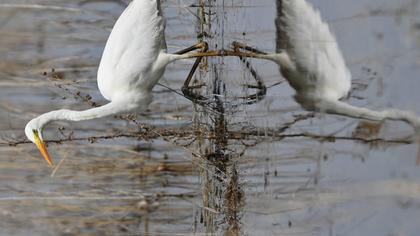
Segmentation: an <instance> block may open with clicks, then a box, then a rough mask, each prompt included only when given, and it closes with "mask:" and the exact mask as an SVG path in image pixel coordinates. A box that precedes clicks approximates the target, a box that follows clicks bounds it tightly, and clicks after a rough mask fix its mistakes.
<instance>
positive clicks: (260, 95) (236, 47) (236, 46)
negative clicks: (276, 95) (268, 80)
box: [232, 41, 267, 104]
mask: <svg viewBox="0 0 420 236" xmlns="http://www.w3.org/2000/svg"><path fill="white" fill-rule="evenodd" d="M232 46H233V51H234V52H240V49H244V50H246V51H249V52H252V53H257V54H266V53H265V52H262V51H260V50H258V49H256V48H252V47H250V46H247V45H245V44H242V43H239V42H236V41H235V42H233V43H232ZM239 59H240V60H241V61H242V63H244V64H245V67H246V68H247V69H248V70H249V72H250V73H251V75H252V77H253V78H254V79H255V81H256V83H257V84H256V85H247V87H248V88H253V89H257V92H256V93H255V94H251V95H248V96H246V97H241V98H242V99H245V104H253V103H257V102H259V101H261V100H262V99H264V97H265V95H266V94H267V87H266V86H265V84H264V80H263V79H262V78H261V76H260V75H259V74H258V73H257V71H256V70H255V69H254V68H253V67H252V65H251V63H250V62H249V61H248V60H246V58H245V57H242V56H239Z"/></svg>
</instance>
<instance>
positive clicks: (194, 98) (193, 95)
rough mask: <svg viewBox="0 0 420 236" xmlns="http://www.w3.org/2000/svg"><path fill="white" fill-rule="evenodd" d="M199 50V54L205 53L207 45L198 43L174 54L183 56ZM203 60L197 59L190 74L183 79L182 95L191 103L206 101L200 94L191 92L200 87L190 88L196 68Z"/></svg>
mask: <svg viewBox="0 0 420 236" xmlns="http://www.w3.org/2000/svg"><path fill="white" fill-rule="evenodd" d="M198 49H201V51H200V52H207V51H208V44H207V43H206V42H201V43H198V44H196V45H193V46H191V47H188V48H186V49H183V50H181V51H178V52H176V53H175V54H184V53H188V52H191V51H194V50H198ZM202 59H203V57H197V59H196V60H195V62H194V65H193V66H192V68H191V70H190V73H189V74H188V76H187V78H186V79H185V82H184V84H183V86H182V88H181V91H182V93H183V94H184V95H185V97H187V98H189V99H190V100H192V101H193V102H199V101H203V100H206V98H205V97H204V96H202V95H200V94H197V93H195V92H194V91H193V89H196V88H199V87H202V86H201V85H200V86H191V85H190V83H191V79H192V78H193V76H194V73H195V71H196V70H197V68H198V66H199V65H200V63H201V60H202Z"/></svg>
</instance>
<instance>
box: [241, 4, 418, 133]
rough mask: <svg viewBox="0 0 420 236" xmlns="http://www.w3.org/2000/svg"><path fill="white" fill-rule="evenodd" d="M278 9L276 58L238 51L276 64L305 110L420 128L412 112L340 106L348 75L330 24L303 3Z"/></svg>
mask: <svg viewBox="0 0 420 236" xmlns="http://www.w3.org/2000/svg"><path fill="white" fill-rule="evenodd" d="M278 4H280V5H279V10H280V18H279V19H277V26H278V28H279V31H280V33H279V38H278V42H279V45H278V53H275V54H266V53H262V52H260V51H258V50H256V49H252V48H250V47H248V46H245V45H241V46H239V47H240V48H243V49H246V50H249V51H251V52H253V53H245V54H246V55H247V56H250V57H255V58H262V59H267V60H271V61H274V62H276V63H277V64H278V65H279V66H280V70H281V73H282V75H283V76H284V78H285V79H286V80H287V81H288V82H289V84H290V85H291V86H292V87H293V88H294V89H295V91H296V94H295V96H294V97H295V100H296V101H297V102H298V103H299V104H300V105H301V106H302V107H303V108H305V109H306V110H310V111H320V112H325V113H330V114H337V115H344V116H348V117H355V118H362V119H369V120H374V121H382V120H384V119H390V120H401V121H405V122H407V123H409V124H411V125H412V126H413V127H414V128H415V129H417V130H418V129H420V118H419V117H417V116H416V115H415V114H413V113H411V112H408V111H401V110H397V109H387V110H383V111H373V110H369V109H366V108H360V107H355V106H352V105H350V104H347V103H344V102H342V101H340V99H342V98H345V97H346V96H347V95H348V93H349V91H350V87H351V74H350V71H349V69H348V68H347V66H346V64H345V62H344V59H343V56H342V54H341V51H340V49H339V47H338V45H337V42H336V39H335V37H334V35H333V34H332V33H331V31H330V29H329V27H328V24H327V23H325V22H324V21H323V20H322V19H321V16H320V13H319V12H318V11H317V10H316V9H315V8H314V7H313V6H312V5H311V4H310V3H308V2H307V1H306V0H279V2H278ZM245 54H244V55H245Z"/></svg>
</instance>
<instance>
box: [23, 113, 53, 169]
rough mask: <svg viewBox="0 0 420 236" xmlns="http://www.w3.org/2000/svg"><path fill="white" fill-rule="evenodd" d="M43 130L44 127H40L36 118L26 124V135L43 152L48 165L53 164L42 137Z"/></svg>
mask: <svg viewBox="0 0 420 236" xmlns="http://www.w3.org/2000/svg"><path fill="white" fill-rule="evenodd" d="M41 130H42V128H41V127H39V125H38V122H37V121H36V119H33V120H31V121H29V122H28V124H26V126H25V134H26V137H27V138H28V139H29V140H30V141H31V142H33V143H34V144H35V145H36V146H37V148H38V150H39V151H40V152H41V154H42V156H43V157H44V159H45V160H46V161H47V163H48V165H49V166H53V162H52V160H51V157H50V155H49V154H48V151H47V147H46V146H45V142H44V140H43V139H42V133H41Z"/></svg>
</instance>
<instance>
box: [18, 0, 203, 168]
mask: <svg viewBox="0 0 420 236" xmlns="http://www.w3.org/2000/svg"><path fill="white" fill-rule="evenodd" d="M160 11H161V10H160V2H159V0H134V1H132V2H131V3H130V4H129V5H128V7H127V8H126V9H125V11H124V12H123V13H122V14H121V16H120V17H119V18H118V20H117V22H116V23H115V25H114V27H113V29H112V32H111V34H110V36H109V38H108V41H107V43H106V46H105V49H104V51H103V55H102V59H101V62H100V65H99V69H98V75H97V81H98V87H99V90H100V92H101V94H102V95H103V96H104V97H105V98H106V99H107V100H109V101H110V102H109V103H108V104H105V105H103V106H100V107H96V108H92V109H88V110H85V111H72V110H67V109H61V110H55V111H50V112H48V113H45V114H42V115H40V116H38V117H36V118H34V119H32V120H31V121H29V122H28V123H27V124H26V127H25V134H26V136H27V138H28V139H29V140H30V141H32V142H33V143H35V144H36V146H37V147H38V149H39V150H40V152H41V154H42V155H43V157H44V158H45V160H46V161H47V162H48V164H49V165H50V166H52V165H53V162H52V160H51V157H50V155H49V154H48V151H47V149H46V146H45V143H44V141H43V137H42V129H43V127H44V126H45V125H47V124H48V123H50V122H52V121H57V120H70V121H81V120H89V119H95V118H100V117H105V116H109V115H114V114H119V113H128V112H133V111H138V110H141V109H144V108H146V107H147V105H148V104H149V103H150V102H151V101H152V89H153V87H154V86H155V85H156V83H157V82H158V81H159V79H160V78H161V77H162V75H163V73H164V71H165V67H166V65H168V64H169V63H171V62H173V61H175V60H178V59H183V58H192V57H198V55H197V54H189V55H188V56H182V57H181V55H176V54H169V53H167V52H166V42H165V36H164V28H165V25H164V20H163V18H162V16H161V14H160V13H161V12H160ZM199 48H205V49H207V48H206V45H205V44H197V45H195V46H192V47H190V48H188V49H186V50H182V51H181V52H178V53H187V52H189V51H192V50H195V49H199ZM200 59H201V57H199V58H198V59H197V61H199V60H200Z"/></svg>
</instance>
